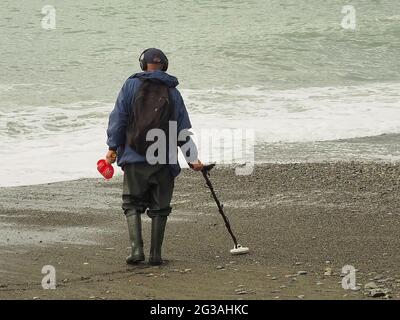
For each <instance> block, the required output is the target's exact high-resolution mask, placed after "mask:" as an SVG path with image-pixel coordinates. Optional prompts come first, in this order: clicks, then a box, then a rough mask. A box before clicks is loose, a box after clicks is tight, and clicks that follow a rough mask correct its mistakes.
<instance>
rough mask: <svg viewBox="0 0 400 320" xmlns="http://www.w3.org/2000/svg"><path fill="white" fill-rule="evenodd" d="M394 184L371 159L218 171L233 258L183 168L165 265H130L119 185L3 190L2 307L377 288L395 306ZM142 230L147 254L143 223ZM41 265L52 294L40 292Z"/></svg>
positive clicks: (200, 188)
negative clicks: (353, 278)
mask: <svg viewBox="0 0 400 320" xmlns="http://www.w3.org/2000/svg"><path fill="white" fill-rule="evenodd" d="M399 176H400V164H399V163H377V162H364V161H363V162H334V163H332V162H320V163H295V164H262V165H257V166H256V167H255V171H254V173H253V174H252V175H249V176H236V175H235V173H234V170H233V168H232V167H228V168H227V167H217V168H216V169H214V170H213V171H212V172H211V181H212V183H213V185H214V188H215V190H216V192H217V195H218V197H219V198H220V200H221V202H222V203H223V204H224V207H225V211H226V214H227V215H228V217H229V219H230V221H231V224H232V227H233V230H234V232H235V234H236V236H237V237H238V240H239V243H241V244H242V245H244V246H247V247H249V248H250V253H249V254H248V255H245V256H231V255H230V254H229V250H230V249H232V247H233V245H232V243H231V239H230V237H229V235H228V233H227V232H226V230H225V227H224V224H223V221H222V219H221V217H220V216H219V214H218V211H217V209H216V206H215V203H214V202H213V200H212V199H211V197H210V194H209V191H208V189H206V188H205V184H204V181H203V179H202V177H201V175H200V174H198V173H195V172H192V171H189V170H186V169H183V170H182V174H181V175H180V176H179V177H178V178H177V180H176V188H175V193H174V197H173V202H172V206H173V212H172V214H171V216H170V219H169V222H168V225H167V230H166V236H165V243H164V257H165V259H167V260H169V262H168V264H166V265H165V266H161V267H150V266H148V265H146V264H144V265H141V266H137V267H128V266H126V264H125V256H126V255H127V254H128V251H129V250H128V249H127V247H128V245H129V244H128V235H127V230H126V224H125V219H124V217H123V214H122V210H121V208H120V205H121V199H120V197H121V177H117V178H116V179H113V180H111V181H104V180H103V179H102V178H91V179H80V180H72V181H67V182H54V183H47V184H41V185H31V186H21V187H2V188H0V231H1V234H2V237H1V238H0V247H1V250H0V261H1V262H0V298H1V299H18V298H23V299H33V298H35V299H36V298H37V299H68V298H73V299H121V298H126V299H168V298H170V299H190V298H192V299H209V298H211V299H364V298H372V297H370V295H371V290H370V289H368V288H365V285H366V284H368V283H370V282H374V283H375V285H376V286H377V288H378V289H379V290H386V291H385V292H387V291H388V294H386V293H385V295H384V296H386V298H389V297H390V298H393V299H399V298H400V267H399V266H400V256H399V255H398V250H397V248H398V247H399V245H400V239H399V238H398V236H397V235H398V234H400V225H399V221H398V218H399V216H400V210H399V209H400V200H399V197H398V195H399V193H400V181H399ZM143 228H144V238H145V252H146V254H147V253H148V249H149V245H148V242H149V234H150V224H149V218H148V217H147V216H144V217H143ZM194 235H195V236H194ZM44 265H53V266H54V267H55V268H56V270H57V290H43V289H42V288H41V285H40V283H41V279H42V277H43V275H42V274H41V268H42V267H43V266H44ZM345 265H352V266H354V267H355V268H356V269H357V270H358V271H357V284H358V286H359V289H358V290H356V291H353V290H344V289H343V288H342V286H341V284H340V282H341V280H342V277H341V271H342V267H343V266H345ZM329 269H330V270H331V272H330V275H326V274H327V270H329ZM378 289H377V290H378ZM389 291H390V292H389Z"/></svg>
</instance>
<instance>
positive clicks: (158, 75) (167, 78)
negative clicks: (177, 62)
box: [131, 71, 179, 88]
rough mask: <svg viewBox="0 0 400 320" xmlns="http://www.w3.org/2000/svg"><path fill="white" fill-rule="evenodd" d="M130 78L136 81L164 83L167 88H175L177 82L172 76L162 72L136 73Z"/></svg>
mask: <svg viewBox="0 0 400 320" xmlns="http://www.w3.org/2000/svg"><path fill="white" fill-rule="evenodd" d="M131 78H138V79H157V80H160V81H162V82H164V83H165V85H167V86H168V87H169V88H175V87H176V86H177V85H178V84H179V82H178V79H177V78H176V77H174V76H171V75H169V74H168V73H166V72H163V71H152V72H140V73H136V74H134V75H133V76H131Z"/></svg>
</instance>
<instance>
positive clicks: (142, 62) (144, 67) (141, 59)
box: [139, 49, 149, 71]
mask: <svg viewBox="0 0 400 320" xmlns="http://www.w3.org/2000/svg"><path fill="white" fill-rule="evenodd" d="M147 50H149V49H146V50H144V51H143V52H142V54H141V55H140V57H139V63H140V69H142V70H143V71H146V70H147V62H146V61H145V60H144V54H145V53H146V51H147Z"/></svg>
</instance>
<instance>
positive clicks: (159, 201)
mask: <svg viewBox="0 0 400 320" xmlns="http://www.w3.org/2000/svg"><path fill="white" fill-rule="evenodd" d="M139 62H140V66H141V69H142V70H143V71H144V72H141V73H137V74H134V75H133V76H131V77H130V78H129V79H128V80H126V82H125V83H124V85H123V87H122V89H121V91H120V93H119V95H118V98H117V101H116V103H115V107H114V110H113V111H112V112H111V114H110V118H109V124H108V129H107V136H108V139H107V145H108V147H109V151H108V152H107V155H106V160H107V162H108V163H114V162H115V161H116V160H117V159H118V161H117V164H118V166H120V167H121V168H122V170H123V171H124V182H123V195H122V199H123V204H122V209H123V210H124V213H125V216H126V219H127V222H128V230H129V238H130V242H131V246H132V253H131V255H130V256H129V257H128V258H127V259H126V262H127V263H128V264H137V263H140V262H142V261H144V260H145V255H144V251H143V238H142V228H141V214H143V213H144V212H145V211H147V214H148V216H149V217H150V218H151V220H152V221H151V248H150V257H149V263H150V264H151V265H161V264H162V263H163V260H162V258H161V248H162V243H163V238H164V230H165V225H166V222H167V217H168V215H169V214H170V212H171V207H170V202H171V198H172V193H173V188H174V179H175V177H176V176H177V175H178V174H179V172H180V167H179V164H177V163H164V164H163V163H156V164H150V163H149V161H148V158H147V157H146V155H147V154H143V152H139V148H136V145H135V143H128V142H129V141H130V140H129V139H130V138H132V136H133V138H132V139H134V138H137V137H138V136H140V135H141V136H143V135H144V136H146V135H147V132H139V133H138V132H135V133H134V134H132V132H133V131H132V130H139V129H138V128H140V126H141V125H143V123H144V122H145V121H143V120H142V119H140V121H139V123H138V119H137V118H138V115H139V114H140V112H142V114H145V113H146V110H143V108H144V107H146V108H147V109H148V110H149V108H153V105H146V104H145V103H143V99H145V98H146V97H144V98H143V95H146V94H147V95H151V93H152V92H150V93H144V89H143V87H144V83H146V84H148V83H150V84H153V85H154V84H155V85H156V86H157V85H158V88H161V89H162V88H166V89H165V90H166V91H167V95H168V96H167V97H166V98H165V100H166V104H165V105H164V106H163V108H166V107H168V106H171V110H172V111H171V116H170V118H171V119H170V120H174V121H176V126H177V134H179V133H180V132H181V131H182V130H187V129H190V128H191V123H190V119H189V115H188V113H187V110H186V107H185V104H184V102H183V99H182V96H181V94H180V93H179V91H178V90H177V89H176V86H177V85H178V80H177V78H175V77H173V76H171V75H169V74H167V73H166V71H167V69H168V59H167V57H166V55H165V54H164V53H163V52H162V51H161V50H159V49H155V48H150V49H147V50H145V51H144V52H143V53H142V54H141V56H140V58H139ZM148 88H151V86H150V87H149V86H148ZM153 91H154V90H153ZM139 98H140V99H139ZM158 100H161V98H159V99H158ZM140 103H142V104H141V105H140ZM137 105H140V106H141V108H142V109H138V108H139V107H138V106H137ZM135 108H136V109H135ZM148 110H147V111H148ZM154 111H158V107H154ZM148 114H150V116H151V114H152V112H150V113H148ZM135 117H136V119H135ZM132 119H133V120H132ZM135 120H136V122H135ZM153 122H154V121H153ZM133 124H135V125H133ZM188 141H189V142H191V143H192V141H191V140H190V137H188V139H187V140H186V142H188ZM178 145H179V146H182V143H181V144H179V143H178ZM175 149H176V147H175ZM176 151H177V150H175V152H176ZM184 155H185V157H187V154H184ZM192 158H193V154H192ZM187 159H188V158H187ZM195 159H197V155H196V158H195ZM188 162H189V165H190V167H191V168H192V169H193V170H195V171H200V170H202V168H203V164H202V163H201V162H200V161H199V160H195V161H188Z"/></svg>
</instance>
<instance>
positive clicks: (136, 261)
mask: <svg viewBox="0 0 400 320" xmlns="http://www.w3.org/2000/svg"><path fill="white" fill-rule="evenodd" d="M144 260H145V258H144V257H143V258H136V259H126V264H129V265H136V264H139V263H141V262H143V261H144Z"/></svg>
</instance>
